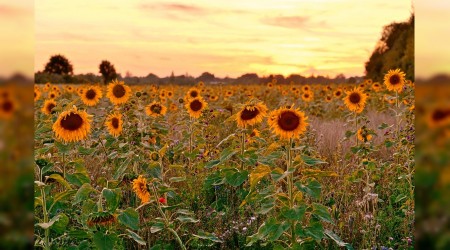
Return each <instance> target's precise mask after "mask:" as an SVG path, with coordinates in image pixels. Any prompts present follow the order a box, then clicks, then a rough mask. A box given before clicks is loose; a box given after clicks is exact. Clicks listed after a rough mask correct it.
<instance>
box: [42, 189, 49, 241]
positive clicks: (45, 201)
mask: <svg viewBox="0 0 450 250" xmlns="http://www.w3.org/2000/svg"><path fill="white" fill-rule="evenodd" d="M41 196H42V212H43V213H44V223H48V212H47V199H46V198H45V190H44V186H41ZM44 234H45V238H44V249H46V250H47V249H50V239H49V238H50V228H46V229H45V230H44Z"/></svg>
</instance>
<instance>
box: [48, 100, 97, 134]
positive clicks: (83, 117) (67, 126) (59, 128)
mask: <svg viewBox="0 0 450 250" xmlns="http://www.w3.org/2000/svg"><path fill="white" fill-rule="evenodd" d="M90 123H91V119H90V116H89V115H88V114H87V113H86V112H85V111H79V110H77V108H76V107H75V106H74V107H73V108H72V109H69V110H67V111H64V112H62V113H61V114H60V115H59V116H58V119H57V120H56V122H55V123H54V124H53V127H52V128H53V132H55V135H56V138H57V139H59V140H63V141H65V142H75V141H81V140H83V139H85V138H86V137H87V135H88V134H89V133H90V132H91V124H90Z"/></svg>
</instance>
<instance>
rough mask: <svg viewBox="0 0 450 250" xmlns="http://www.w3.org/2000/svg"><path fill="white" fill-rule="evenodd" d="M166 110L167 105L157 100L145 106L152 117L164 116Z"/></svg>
mask: <svg viewBox="0 0 450 250" xmlns="http://www.w3.org/2000/svg"><path fill="white" fill-rule="evenodd" d="M166 112H167V108H166V106H164V105H162V104H161V103H159V102H156V101H153V102H152V103H150V104H149V105H148V106H147V107H145V113H146V114H147V115H148V116H151V117H158V116H164V115H165V114H166Z"/></svg>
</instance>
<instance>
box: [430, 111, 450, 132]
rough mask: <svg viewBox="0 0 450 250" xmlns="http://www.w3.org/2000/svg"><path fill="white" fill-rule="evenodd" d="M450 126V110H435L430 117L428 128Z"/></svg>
mask: <svg viewBox="0 0 450 250" xmlns="http://www.w3.org/2000/svg"><path fill="white" fill-rule="evenodd" d="M449 124H450V108H447V109H445V108H439V107H438V108H435V109H434V110H433V111H432V112H430V113H429V115H428V126H429V127H431V128H436V127H444V126H447V125H449Z"/></svg>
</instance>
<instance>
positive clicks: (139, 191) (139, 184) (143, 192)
mask: <svg viewBox="0 0 450 250" xmlns="http://www.w3.org/2000/svg"><path fill="white" fill-rule="evenodd" d="M133 191H134V192H135V193H136V195H137V196H138V197H139V199H140V200H141V203H142V204H144V203H146V202H149V201H150V192H149V191H148V187H147V179H145V178H144V177H143V176H142V175H139V177H138V178H137V179H134V180H133Z"/></svg>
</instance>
